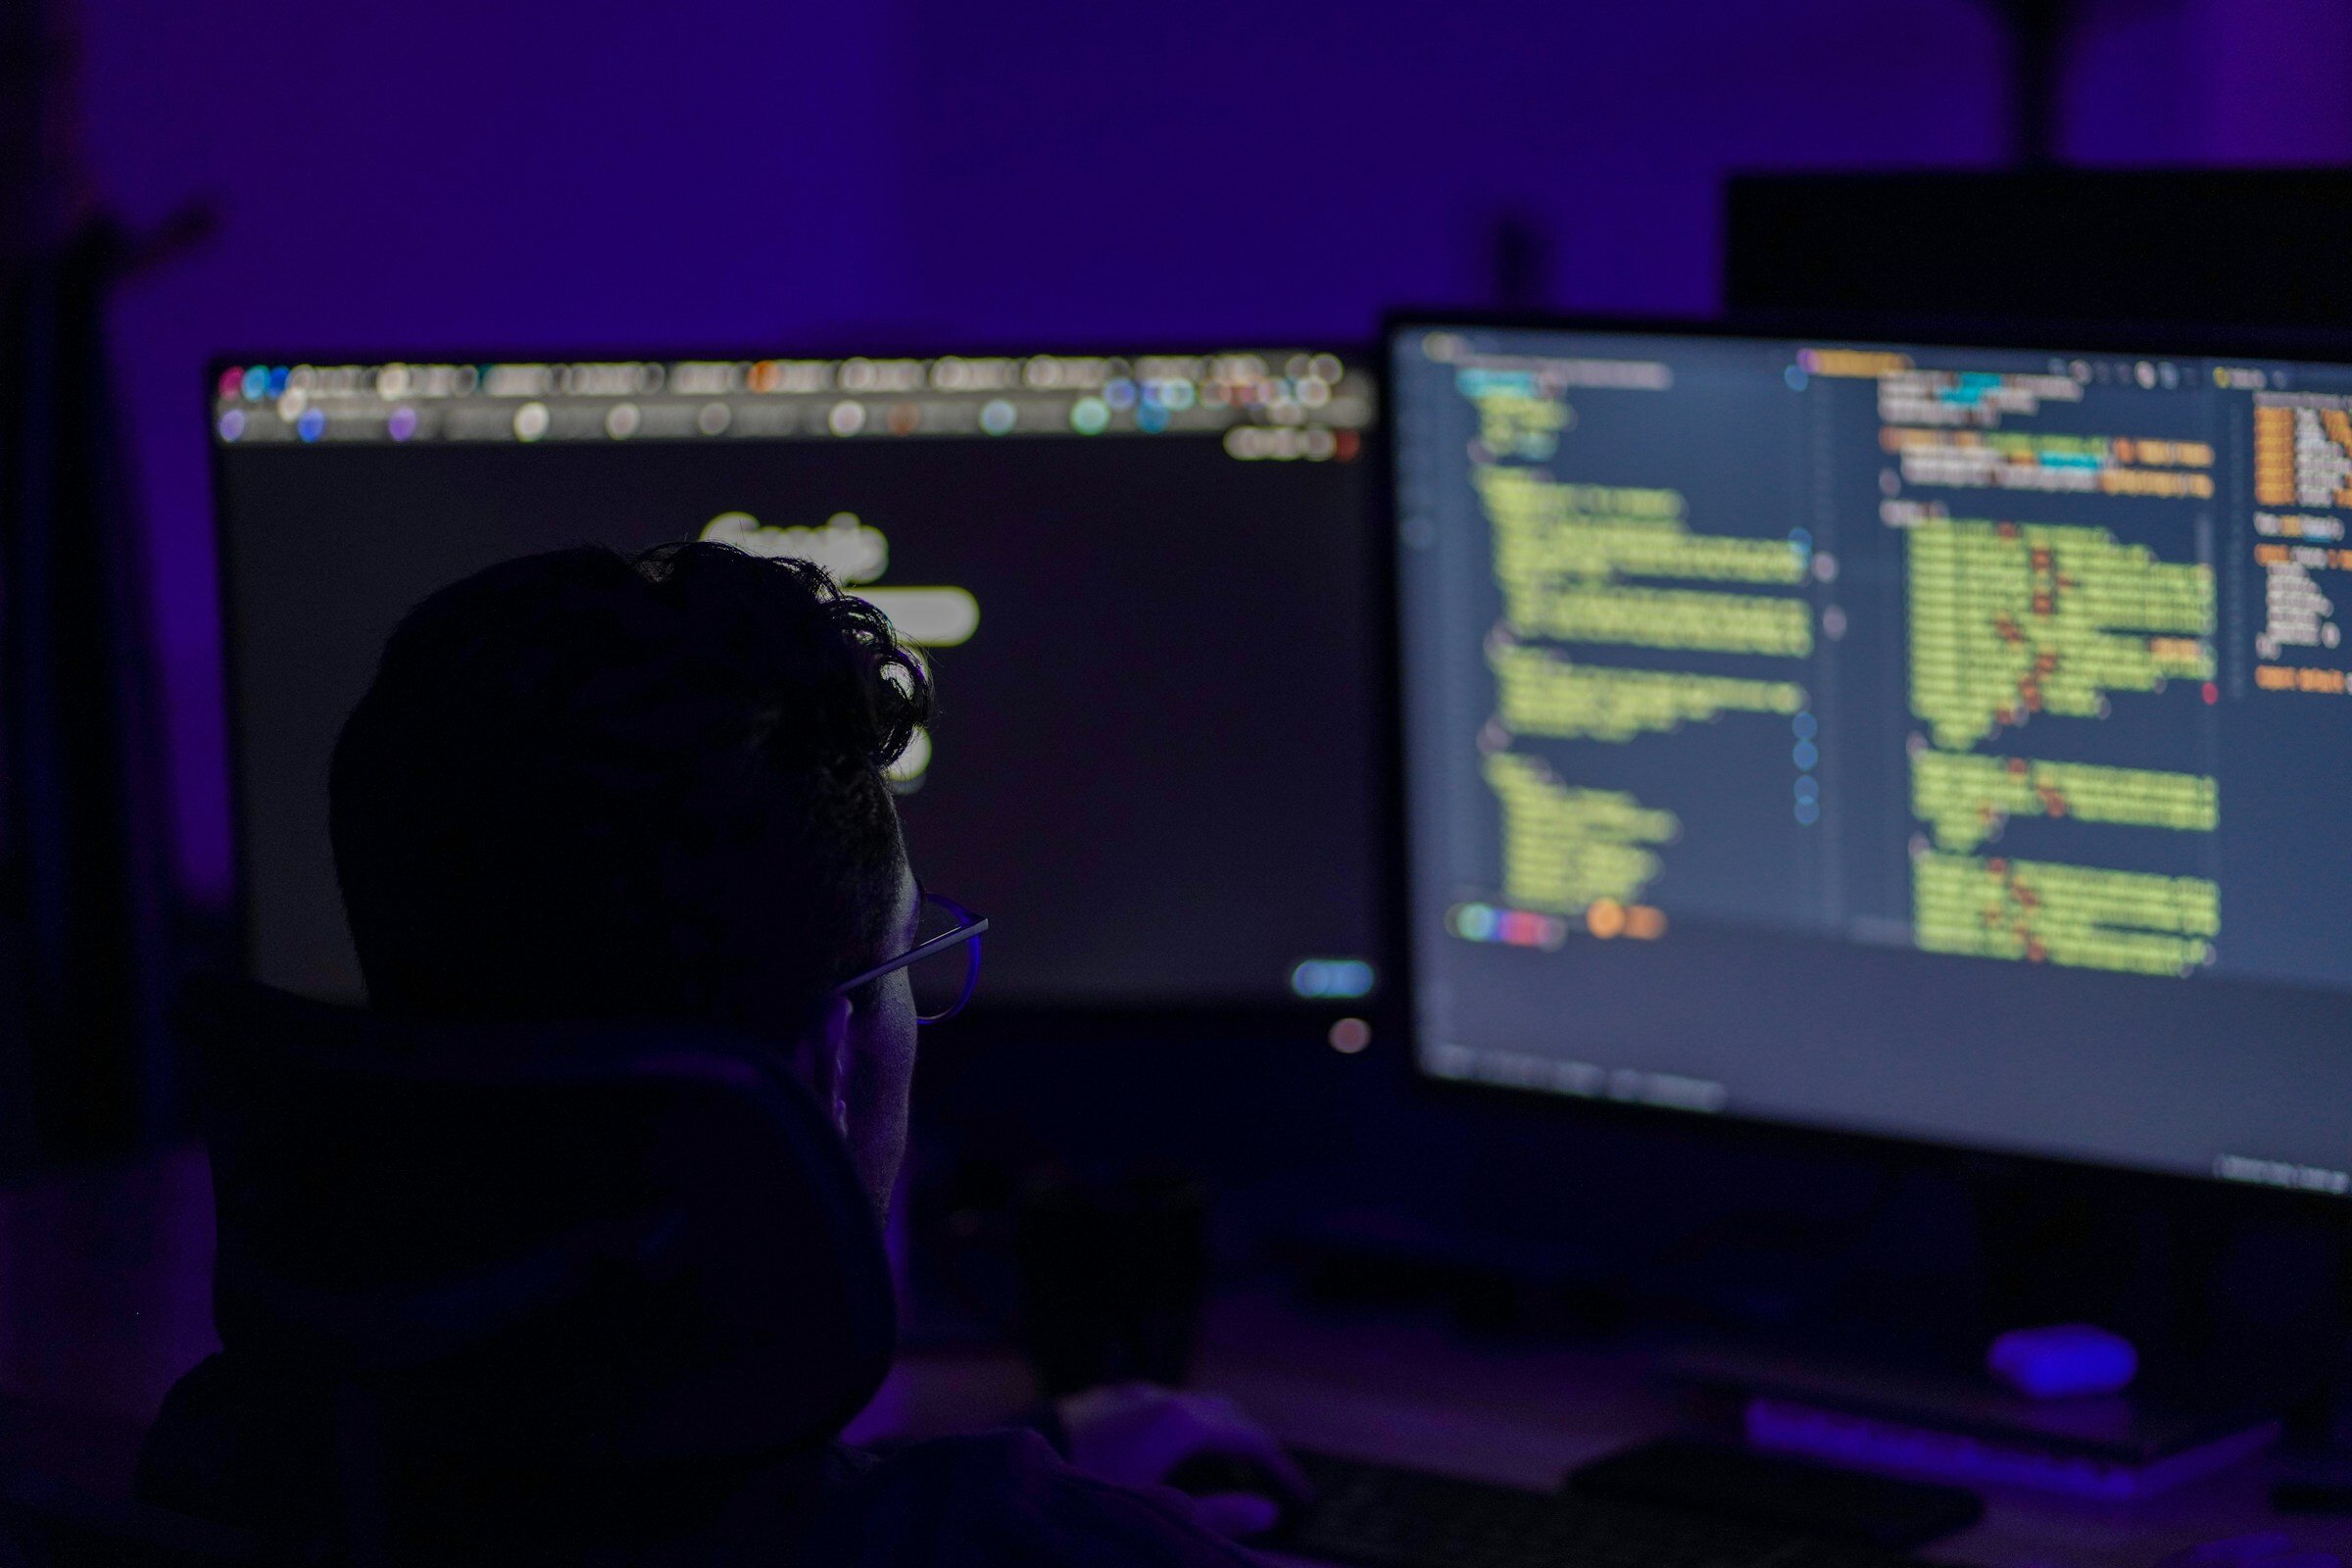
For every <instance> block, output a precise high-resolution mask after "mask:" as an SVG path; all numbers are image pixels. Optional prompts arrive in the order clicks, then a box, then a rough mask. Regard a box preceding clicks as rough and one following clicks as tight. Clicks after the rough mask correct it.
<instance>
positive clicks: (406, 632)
mask: <svg viewBox="0 0 2352 1568" xmlns="http://www.w3.org/2000/svg"><path fill="white" fill-rule="evenodd" d="M930 713H931V687H930V684H929V681H928V678H927V676H926V674H925V671H924V668H923V665H922V664H921V663H920V662H919V661H918V660H917V659H916V658H915V657H914V656H913V655H911V654H910V653H908V652H907V649H905V648H904V647H902V646H901V645H900V644H899V642H898V641H897V640H896V638H895V637H894V636H893V635H892V632H891V628H890V623H889V622H888V621H887V620H886V619H884V618H883V616H882V614H881V613H880V612H878V611H876V610H875V609H874V608H873V607H872V606H870V605H868V604H866V603H864V602H863V601H861V600H858V599H853V598H851V597H849V596H847V595H845V594H843V593H842V592H841V591H840V589H838V588H837V587H835V586H834V584H833V581H832V579H830V578H829V577H827V576H826V575H825V573H824V572H823V571H822V570H820V569H819V568H817V567H815V566H813V565H809V564H805V563H802V562H797V561H771V560H762V559H758V558H755V557H752V556H747V555H745V554H743V553H742V552H740V551H737V550H735V549H733V548H731V547H729V546H725V545H715V544H688V545H667V546H663V547H662V548H660V549H656V550H652V551H648V552H646V553H645V554H643V555H640V556H638V557H636V558H634V559H629V558H626V557H623V556H621V555H618V554H616V553H614V552H613V551H610V550H602V549H589V548H583V549H576V550H562V551H557V552H554V553H552V554H549V555H542V556H530V557H526V558H524V559H522V560H519V561H511V562H508V563H506V564H502V565H497V566H493V567H491V568H489V569H488V570H486V571H483V572H480V573H477V574H476V575H474V576H471V577H468V578H466V580H464V581H463V582H459V583H457V584H454V585H453V586H451V587H448V588H444V589H442V590H441V591H440V592H438V593H436V594H434V595H433V596H432V597H431V598H429V599H427V600H425V601H424V603H423V604H421V605H419V606H417V609H416V610H415V611H413V612H412V613H410V614H409V616H408V618H407V619H406V620H404V621H402V622H401V624H400V626H399V627H398V628H397V629H396V630H395V631H394V632H393V633H392V637H391V640H390V641H389V642H388V643H387V644H386V646H385V649H384V658H383V663H382V666H381V668H380V669H379V670H378V671H377V674H376V677H375V681H374V684H373V685H371V686H370V687H369V688H368V694H367V696H366V697H364V698H363V699H362V700H361V702H360V705H359V707H358V708H357V709H356V710H354V711H353V712H352V714H351V717H350V719H349V720H348V721H347V722H346V723H345V725H344V727H343V734H342V738H341V740H340V741H339V742H338V743H337V745H336V747H335V757H334V767H333V774H332V780H331V784H330V795H331V821H332V830H333V836H334V850H335V866H336V871H337V874H338V875H339V876H340V878H341V880H342V885H343V901H344V905H345V907H346V909H347V910H348V912H349V914H350V918H351V929H352V936H353V940H354V942H355V943H356V944H357V946H358V949H359V956H360V963H361V967H362V969H363V970H364V971H365V973H366V975H367V979H368V992H369V996H370V999H371V1000H372V1002H373V1003H374V1004H375V1005H376V1006H378V1007H380V1008H383V1009H385V1010H387V1011H393V1012H402V1013H409V1014H418V1015H428V1016H436V1017H450V1018H476V1019H492V1018H505V1019H515V1018H580V1017H629V1016H678V1015H693V1016H705V1017H715V1018H719V1019H722V1020H724V1021H727V1022H732V1023H736V1024H740V1025H746V1026H752V1027H759V1026H760V1025H761V1024H762V1023H764V1024H766V1025H768V1026H770V1027H773V1026H774V1025H775V1024H776V1021H777V1020H779V1019H789V1018H794V1017H806V1016H808V1015H809V1014H810V1013H811V1012H812V1011H813V1008H814V1006H815V1004H816V1003H817V1001H818V1000H819V999H820V998H821V997H822V995H823V994H824V992H825V990H826V989H827V987H828V986H829V985H830V984H831V983H832V982H833V981H834V980H835V979H837V978H838V977H839V976H841V975H844V974H848V973H854V972H855V971H856V970H857V969H858V968H861V967H863V966H864V965H865V964H866V963H868V962H871V961H874V959H875V957H876V956H877V949H878V947H879V945H880V944H881V943H882V942H883V941H884V940H885V938H886V933H885V931H884V929H883V926H884V923H885V922H886V921H887V920H888V919H889V917H890V914H891V911H892V908H893V907H894V904H895V895H896V893H897V889H898V876H899V867H900V866H901V864H902V863H903V859H904V856H903V845H902V843H901V839H900V832H899V818H898V811H897V809H896V808H895V806H894V805H893V804H892V799H891V794H890V789H889V785H888V781H887V780H886V779H885V778H884V776H883V769H884V768H886V767H887V766H889V764H890V763H891V762H892V761H894V760H897V758H898V756H899V754H900V753H901V752H902V751H904V750H905V749H906V746H907V741H908V739H909V738H910V737H911V736H912V734H913V732H914V728H915V726H916V725H918V724H921V723H923V722H925V721H926V720H927V719H928V718H929V716H930Z"/></svg>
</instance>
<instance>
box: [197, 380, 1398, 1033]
mask: <svg viewBox="0 0 2352 1568" xmlns="http://www.w3.org/2000/svg"><path fill="white" fill-rule="evenodd" d="M212 408H213V422H214V430H213V442H214V455H215V460H216V472H217V478H218V493H219V497H220V513H221V515H220V526H221V534H222V542H223V563H222V569H223V573H224V576H225V593H224V600H225V611H226V622H227V626H226V632H227V640H228V648H229V655H230V658H229V677H230V679H229V693H228V695H229V705H230V723H231V727H232V741H233V747H232V751H233V755H234V758H235V771H236V777H235V791H234V799H235V804H236V808H237V814H238V818H239V822H240V851H239V872H240V881H241V884H242V890H243V902H244V910H245V928H246V936H247V942H248V948H249V951H250V954H251V959H252V963H253V966H254V968H255V970H256V972H257V973H258V974H259V976H260V977H261V978H262V979H264V980H268V981H272V982H275V983H278V984H281V985H285V986H289V987H292V988H295V989H298V990H303V991H308V992H312V993H316V994H321V995H326V996H331V997H339V998H354V997H356V996H358V995H359V992H360V982H359V974H358V970H357V967H356V963H355V960H354V957H353V955H352V952H351V947H350V941H349V938H348V936H347V935H346V932H345V928H344V922H343V917H342V910H341V906H340V902H339V899H338V896H337V891H336V886H335V879H334V869H333V863H332V858H331V855H330V852H329V849H328V844H327V836H326V768H327V760H328V757H329V754H330V752H331V749H332V747H333V743H334V739H335V735H336V732H337V730H338V728H339V726H340V725H341V723H342V721H343V718H344V716H345V714H346V713H348V712H349V711H350V709H351V707H352V705H353V704H354V703H355V702H356V701H357V700H358V698H359V696H360V694H361V692H362V691H363V690H364V689H365V687H366V686H367V683H368V679H369V677H370V676H371V674H372V673H373V670H374V667H375V662H376V659H377V657H378V655H379V653H380V651H381V649H382V647H383V642H384V637H385V635H386V633H388V632H389V631H390V630H391V628H392V626H393V624H394V622H395V621H397V620H398V618H399V617H400V616H401V615H402V614H403V613H405V612H406V611H407V610H409V609H410V607H412V606H413V605H415V604H416V603H417V601H418V600H420V599H422V598H423V597H424V596H425V595H427V594H429V593H430V592H432V591H433V590H434V589H436V588H438V587H441V586H442V585H444V584H446V583H449V582H452V581H454V580H456V579H457V578H459V577H462V576H464V575H466V574H467V573H468V572H471V571H474V570H477V569H479V568H481V567H483V566H486V565H488V564H492V563H494V562H497V561H500V560H504V559H506V558H509V557H513V556H518V555H522V554H526V553H529V552H533V551H542V550H550V549H555V548H559V547H562V546H566V545H575V544H580V543H599V544H606V545H612V546H615V547H618V548H620V549H624V550H635V549H641V548H644V547H647V546H651V545H656V544H661V543H664V542H667V541H672V540H684V539H698V538H699V539H712V540H719V541H723V542H725V543H727V544H731V545H734V546H736V547H738V548H740V549H744V550H748V551H751V552H753V553H755V554H766V555H785V556H796V557H800V558H803V559H807V560H812V561H816V562H819V563H821V564H824V565H825V566H826V567H827V568H828V569H829V570H831V571H832V573H833V574H834V575H835V577H836V578H838V579H839V580H840V581H841V582H842V583H843V584H844V585H846V586H847V587H848V588H849V589H850V591H852V592H854V593H857V594H859V595H862V596H863V597H865V598H868V599H870V600H872V601H873V602H874V603H875V604H877V605H879V606H880V607H881V608H882V609H883V610H884V611H885V612H887V613H889V615H890V616H891V618H892V620H893V621H894V622H895V623H896V625H897V627H898V629H899V630H900V632H901V633H902V635H904V636H905V637H907V639H908V640H909V641H911V642H913V643H915V644H917V645H918V646H919V647H920V648H921V650H922V652H923V654H924V657H925V658H926V659H927V660H928V661H929V662H930V664H931V666H932V669H933V672H934V674H935V676H936V678H937V682H938V689H939V693H940V708H939V715H938V718H937V720H936V722H935V723H934V724H933V725H932V727H931V729H930V731H929V732H928V733H926V734H923V735H920V736H918V737H917V740H916V743H915V745H914V747H913V749H912V750H911V751H910V752H909V753H908V755H907V758H906V759H905V760H903V761H902V762H901V763H900V765H899V769H898V774H899V779H898V782H899V786H900V788H901V790H902V792H903V793H902V799H901V809H902V811H903V813H904V815H905V818H906V821H907V836H908V840H909V846H910V850H911V853H912V856H913V858H914V862H915V866H916V869H917V871H918V873H919V874H920V875H921V876H922V877H923V879H924V880H925V882H926V883H927V884H928V885H929V886H931V887H934V888H936V889H939V890H940V891H942V892H945V893H950V894H953V895H954V896H956V898H958V899H960V900H961V901H963V902H964V903H966V904H968V905H970V906H972V907H975V908H978V909H981V910H983V911H985V912H986V913H988V914H989V915H990V916H991V917H992V919H993V920H994V922H995V923H994V927H993V929H992V930H991V932H990V935H989V938H988V947H989V951H988V961H987V970H986V973H985V976H984V978H983V983H982V993H981V997H980V999H979V1003H978V1005H995V1006H999V1007H1006V1006H1010V1007H1015V1008H1019V1009H1023V1010H1027V1009H1070V1008H1076V1009H1085V1010H1093V1009H1116V1010H1133V1009H1142V1008H1163V1007H1188V1006H1192V1007H1202V1006H1206V1007H1218V1008H1230V1007H1241V1008H1255V1007H1260V1006H1270V1005H1286V1004H1287V1005H1294V1006H1296V1005H1299V999H1301V998H1305V999H1308V1000H1311V1001H1319V1002H1325V1003H1332V1002H1338V1003H1345V1002H1347V1001H1348V1000H1350V999H1353V998H1356V997H1360V996H1362V995H1363V994H1364V993H1365V992H1366V991H1368V990H1369V989H1370V988H1371V987H1372V986H1373V985H1374V984H1375V983H1376V981H1377V978H1378V976H1377V973H1376V962H1377V955H1376V951H1375V947H1376V941H1377V935H1378V927H1379V922H1378V921H1377V919H1376V918H1375V913H1374V902H1375V893H1376V883H1377V879H1376V877H1375V875H1374V872H1373V869H1372V861H1373V857H1372V854H1371V843H1372V835H1373V832H1374V822H1373V817H1374V813H1373V810H1372V805H1371V803H1372V800H1373V797H1374V789H1373V785H1372V782H1371V781H1372V779H1373V777H1374V775H1375V772H1376V766H1375V760H1374V748H1373V745H1372V741H1371V716H1370V699H1369V696H1368V689H1369V686H1370V683H1371V682H1370V677H1371V673H1372V671H1371V668H1370V656H1369V655H1368V654H1367V652H1366V649H1367V646H1368V643H1369V641H1370V637H1369V631H1370V621H1369V608H1370V607H1369V595H1368V590H1367V579H1368V576H1369V569H1368V568H1369V563H1370V560H1371V555H1372V551H1373V549H1374V548H1375V545H1374V542H1373V540H1372V538H1371V534H1370V530H1369V528H1368V526H1367V517H1366V513H1365V507H1366V503H1367V497H1368V491H1369V488H1370V486H1369V484H1368V482H1367V476H1368V473H1369V470H1370V468H1371V464H1370V462H1369V461H1368V458H1369V456H1370V454H1369V453H1368V451H1367V446H1366V443H1367V439H1368V437H1369V435H1370V433H1371V430H1372V428H1373V424H1374V420H1375V418H1376V416H1377V410H1376V407H1375V397H1374V393H1373V389H1372V376H1371V375H1370V373H1369V371H1368V369H1367V368H1366V367H1365V366H1364V365H1363V364H1362V363H1360V361H1357V360H1353V359H1351V358H1350V357H1348V356H1346V355H1343V354H1340V353H1337V352H1334V351H1332V350H1329V349H1326V348H1318V347H1315V346H1312V345H1310V346H1307V347H1304V348H1296V349H1280V350H1272V349H1265V350H1233V351H1228V352H1218V353H1206V354H1156V355H1153V354H1129V355H1067V354H1054V355H1047V354H1036V355H987V356H968V357H953V356H933V357H924V358H872V359H832V360H816V359H780V358H761V357H758V356H752V355H746V356H741V357H735V358H710V359H701V360H680V359H664V360H625V361H624V360H611V359H599V360H572V361H564V362H560V363H559V362H538V361H533V362H519V363H518V362H513V361H497V362H487V361H457V360H449V359H442V360H436V361H434V362H432V363H400V364H396V363H389V362H383V361H372V362H363V363H348V362H330V361H329V360H326V359H316V360H313V361H312V362H310V363H301V362H289V361H284V360H272V361H269V362H259V361H239V362H237V363H235V364H231V365H223V366H221V367H219V368H216V371H215V384H214V386H213V396H212Z"/></svg>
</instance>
